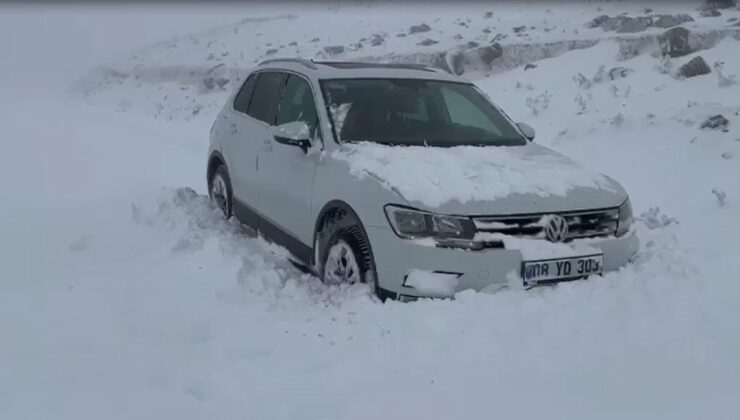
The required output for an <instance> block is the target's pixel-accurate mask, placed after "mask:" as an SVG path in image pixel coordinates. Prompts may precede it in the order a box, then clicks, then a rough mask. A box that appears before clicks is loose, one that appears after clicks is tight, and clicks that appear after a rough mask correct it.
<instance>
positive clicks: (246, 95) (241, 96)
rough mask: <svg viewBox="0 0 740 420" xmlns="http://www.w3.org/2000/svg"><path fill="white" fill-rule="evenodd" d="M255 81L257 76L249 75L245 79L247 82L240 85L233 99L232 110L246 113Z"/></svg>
mask: <svg viewBox="0 0 740 420" xmlns="http://www.w3.org/2000/svg"><path fill="white" fill-rule="evenodd" d="M256 81H257V75H255V74H250V75H249V77H247V80H246V81H245V82H244V84H243V85H242V88H241V89H240V90H239V93H237V94H236V98H234V110H236V111H239V112H243V113H245V114H246V113H247V109H249V100H250V99H252V92H254V85H255V82H256Z"/></svg>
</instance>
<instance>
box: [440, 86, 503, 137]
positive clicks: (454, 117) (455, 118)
mask: <svg viewBox="0 0 740 420" xmlns="http://www.w3.org/2000/svg"><path fill="white" fill-rule="evenodd" d="M440 92H441V93H442V96H443V97H444V101H445V103H446V105H447V112H448V114H449V116H450V122H452V123H454V124H460V125H462V126H468V127H478V128H482V129H484V130H486V131H488V132H491V133H496V134H497V135H501V130H499V129H498V128H497V127H496V125H495V124H493V122H492V121H491V119H490V118H488V116H486V114H484V113H483V111H481V110H480V108H479V107H478V106H476V104H474V103H473V102H471V101H470V99H468V98H466V97H465V96H463V95H462V94H460V93H459V92H456V91H455V90H453V89H450V88H447V87H442V88H440Z"/></svg>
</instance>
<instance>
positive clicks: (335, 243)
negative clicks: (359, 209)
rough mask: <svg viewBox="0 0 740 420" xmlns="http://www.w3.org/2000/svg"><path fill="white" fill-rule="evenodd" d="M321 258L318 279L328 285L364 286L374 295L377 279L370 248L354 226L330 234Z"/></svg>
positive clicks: (330, 224)
mask: <svg viewBox="0 0 740 420" xmlns="http://www.w3.org/2000/svg"><path fill="white" fill-rule="evenodd" d="M327 228H328V230H329V232H326V231H325V233H327V234H328V236H329V240H328V241H327V242H326V246H325V247H324V248H323V250H322V252H320V255H321V258H322V260H321V266H320V275H321V279H322V280H323V281H324V283H326V284H329V285H340V284H357V283H365V284H367V285H368V286H370V288H371V290H372V291H373V293H374V294H376V295H377V292H378V289H377V277H376V271H375V264H374V262H373V258H372V254H371V252H370V247H369V245H368V241H367V239H366V238H365V236H364V235H363V234H362V231H361V230H360V228H359V227H357V226H349V227H346V228H341V229H338V230H335V231H332V230H333V229H332V223H331V222H329V224H328V225H327Z"/></svg>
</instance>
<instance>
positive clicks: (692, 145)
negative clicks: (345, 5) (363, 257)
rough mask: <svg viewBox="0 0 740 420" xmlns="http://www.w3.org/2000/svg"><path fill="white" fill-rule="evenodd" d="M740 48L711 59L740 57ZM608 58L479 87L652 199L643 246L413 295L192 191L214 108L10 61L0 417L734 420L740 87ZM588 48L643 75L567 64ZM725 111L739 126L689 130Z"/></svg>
mask: <svg viewBox="0 0 740 420" xmlns="http://www.w3.org/2000/svg"><path fill="white" fill-rule="evenodd" d="M661 4H662V5H663V6H661V7H662V8H663V9H667V8H669V7H668V5H667V3H661ZM592 5H593V3H589V7H591V6H592ZM603 6H604V7H605V8H606V9H608V10H607V11H608V12H609V13H610V14H615V13H614V12H615V9H617V10H616V11H618V9H619V8H620V7H624V10H628V9H629V10H630V11H639V10H640V9H641V8H643V7H644V6H643V4H642V3H627V2H625V3H624V4H622V3H621V2H620V3H615V2H610V3H604V4H603ZM375 7H377V8H379V7H381V6H375ZM384 7H385V6H384ZM387 7H390V6H387ZM692 7H693V6H692ZM491 8H493V7H491ZM554 8H555V7H554V6H553V9H554ZM685 9H689V10H693V9H692V8H691V7H683V8H682V9H681V11H684V10H685ZM337 10H338V11H331V13H341V8H338V9H337ZM374 10H375V12H374V13H377V15H378V16H381V17H382V16H383V15H391V14H390V13H387V12H386V13H381V12H380V9H374ZM494 10H495V8H494ZM527 10H529V9H527ZM589 10H590V11H591V12H592V13H593V16H591V15H589V16H588V17H585V16H584V22H585V20H586V19H590V18H592V17H594V16H595V14H596V12H595V10H593V9H589ZM141 13H146V12H145V11H142V12H141ZM281 13H282V10H281V11H279V12H275V13H274V15H278V14H281ZM315 13H316V14H317V15H318V14H319V12H318V11H316V12H315ZM355 13H356V11H355ZM424 13H428V14H429V15H430V18H429V19H428V22H433V21H434V20H433V19H434V18H436V17H435V16H434V14H435V13H436V14H437V16H451V15H455V14H456V13H459V14H460V16H461V17H465V13H471V15H472V13H473V12H469V11H467V10H459V11H458V10H453V11H449V10H448V11H435V10H433V9H430V10H428V11H425V12H424ZM475 13H476V14H475V16H479V15H482V13H483V12H482V11H475ZM543 13H544V12H543ZM638 13H639V12H638ZM692 13H694V16H696V15H697V14H698V12H696V11H694V12H692ZM725 13H727V16H732V15H731V14H730V13H731V12H725ZM527 14H528V15H530V16H531V19H532V21H540V19H542V18H543V15H542V14H540V12H532V11H529V12H528V13H527ZM727 16H725V17H727ZM25 18H26V19H27V21H26V22H27V25H26V26H27V27H28V30H32V29H33V28H35V25H34V24H33V23H34V22H36V21H35V20H34V19H35V18H34V17H33V16H26V17H25ZM52 18H53V16H50V17H48V19H52ZM524 18H526V16H524V17H522V15H516V19H524ZM235 19H238V17H235ZM375 19H376V20H375V21H373V22H374V25H377V26H382V25H383V21H381V20H379V18H377V17H376V18H375ZM697 19H698V18H697ZM706 19H707V20H706V21H701V22H700V24H702V25H708V26H711V25H714V24H715V22H716V24H717V25H719V24H720V23H721V24H722V25H724V22H725V18H706ZM712 19H714V20H712ZM420 20H421V19H415V20H413V21H412V22H413V23H418V21H420ZM425 20H426V19H425ZM63 21H64V20H63V19H62V20H60V21H59V23H61V22H63ZM19 22H21V23H22V22H23V21H22V20H20V21H19ZM389 22H393V20H390V21H389ZM403 23H404V25H405V24H406V23H407V22H405V21H404V22H403ZM386 24H387V25H389V26H390V25H391V23H386ZM430 25H433V23H430ZM574 25H575V23H574ZM18 26H23V25H18ZM512 26H514V25H512ZM16 28H17V27H16ZM304 29H305V28H304ZM330 29H331V28H324V29H322V31H330ZM388 30H389V31H390V30H391V29H388ZM393 30H394V31H395V30H396V29H395V28H394V29H393ZM507 30H509V29H508V28H507ZM179 31H180V32H182V33H187V32H188V29H187V28H185V29H180V30H179ZM345 31H346V30H345ZM180 32H178V33H180ZM101 33H102V32H101ZM323 33H324V32H322V37H323V36H324V35H323ZM330 33H331V34H332V37H334V39H342V37H345V38H348V35H347V32H341V31H339V30H338V29H337V31H336V32H330ZM549 34H550V35H547V36H551V35H552V33H549ZM14 35H15V36H16V39H23V37H22V36H20V35H18V34H14ZM173 35H175V33H173ZM59 36H62V35H61V34H59ZM270 36H271V37H272V38H271V39H272V42H274V43H278V42H286V43H287V42H288V41H289V40H288V39H287V38H286V39H282V38H279V37H280V36H281V32H280V31H277V30H275V32H274V33H272V32H271V33H270ZM286 36H287V35H286ZM542 36H545V35H542ZM4 39H8V38H7V37H4ZM353 39H354V36H353V37H352V39H347V41H346V42H350V41H352V40H353ZM738 45H739V44H738V41H737V40H734V39H726V40H724V41H722V43H720V44H719V45H718V46H716V47H714V48H712V49H709V50H706V51H702V52H700V53H699V54H700V55H702V56H703V57H704V58H705V59H706V60H707V62H708V63H709V64H710V65H713V63H714V62H715V61H718V60H722V61H724V62H725V66H724V72H725V73H726V74H733V73H740V55H738V54H737V51H738ZM39 52H40V53H41V52H43V51H39ZM617 53H618V46H617V45H616V44H614V43H609V42H604V43H600V44H598V45H597V46H595V47H592V48H587V49H583V50H578V51H572V52H568V53H565V54H563V55H560V56H557V57H554V58H552V59H547V60H540V61H538V62H537V63H536V64H537V67H536V68H533V69H528V70H526V71H525V70H524V69H523V68H522V67H519V68H516V69H513V70H511V71H509V72H504V73H501V74H498V75H496V76H494V77H490V78H485V79H481V80H477V83H478V85H479V86H480V87H481V88H482V89H484V90H485V91H486V92H487V93H488V94H489V95H490V96H491V97H492V98H493V100H494V101H496V102H497V103H498V104H499V105H500V106H502V107H503V108H504V109H505V110H506V111H507V113H508V114H509V115H510V116H511V117H512V118H514V119H515V120H518V121H521V120H524V121H527V122H529V123H531V125H533V126H534V127H535V128H536V129H537V139H536V141H537V142H538V143H542V144H544V145H547V146H550V147H552V148H554V149H555V150H557V151H559V152H561V153H563V154H565V155H567V156H570V157H572V158H574V159H575V160H577V161H580V162H583V163H584V164H585V165H587V166H588V167H591V168H594V169H596V170H598V171H600V172H604V173H606V174H608V175H610V176H612V177H614V178H615V179H616V180H618V181H619V182H620V183H622V184H623V185H624V186H625V188H626V189H627V191H628V192H629V193H630V195H631V197H632V202H633V208H634V211H635V214H636V215H638V216H640V215H643V216H642V217H643V220H640V221H638V223H637V230H638V234H639V235H640V237H641V239H642V247H641V250H640V253H639V258H638V259H637V261H636V262H635V263H634V264H632V265H630V266H628V267H625V268H624V269H622V270H621V271H619V272H616V273H610V274H607V275H605V276H604V277H603V278H595V279H590V280H588V281H579V282H573V283H567V284H560V285H557V286H554V287H547V288H539V289H533V290H529V291H524V290H522V289H520V288H516V287H512V288H510V289H508V290H503V291H499V292H497V293H493V294H488V293H471V292H464V293H461V294H459V295H458V296H457V298H456V299H455V300H443V301H438V300H435V301H420V302H415V303H409V304H402V303H397V302H389V303H386V304H380V303H378V302H377V301H375V300H373V299H371V298H370V297H369V296H368V293H367V290H365V289H364V288H362V287H354V288H349V289H343V288H327V287H325V286H324V285H322V284H321V283H320V282H319V281H318V280H317V279H315V278H313V277H311V276H308V275H306V274H303V273H301V272H299V271H298V270H296V269H295V268H294V267H293V266H292V265H291V264H290V263H288V262H287V260H286V252H285V251H284V250H283V249H281V248H278V247H275V246H274V245H270V244H268V243H266V242H265V241H264V240H262V239H259V238H255V237H253V236H252V234H251V232H249V231H248V230H246V229H244V228H242V227H240V226H238V225H237V224H236V223H226V222H223V221H220V220H219V219H218V217H217V213H216V212H215V210H214V209H213V208H212V207H211V206H209V204H208V203H207V199H206V197H205V196H204V195H203V194H204V193H205V186H204V184H205V181H204V175H203V172H204V165H205V152H206V146H207V144H206V139H207V136H208V131H209V129H210V123H211V118H212V114H208V112H209V111H207V110H204V111H203V114H201V115H198V116H195V117H193V118H190V119H189V120H188V121H183V120H182V119H178V118H173V119H172V121H165V120H163V119H162V118H160V119H156V118H152V117H153V113H151V112H149V109H150V108H148V107H147V106H143V105H142V106H139V105H141V104H144V103H145V102H146V101H144V100H143V99H142V100H141V101H139V99H140V96H138V95H139V94H140V93H141V91H142V90H141V89H140V90H136V91H134V90H132V93H131V95H132V98H134V99H133V100H132V101H131V103H130V107H129V108H128V110H123V109H122V108H120V107H117V106H115V105H116V103H117V101H118V100H119V97H118V96H117V95H119V94H120V93H121V91H117V92H116V93H115V94H111V95H110V96H108V97H106V96H105V93H103V94H101V96H99V97H98V99H96V100H97V101H99V102H97V103H98V105H97V106H90V105H89V104H87V103H84V102H80V101H77V100H71V99H70V98H69V97H68V96H66V95H64V94H58V93H57V92H56V91H54V90H51V89H49V88H48V87H47V86H45V85H44V84H43V83H42V81H37V80H35V79H31V77H30V76H29V77H28V78H25V79H24V75H23V74H22V73H18V74H16V77H15V78H12V79H8V78H4V79H3V85H2V86H0V87H2V90H0V91H1V92H2V94H3V96H2V100H0V115H3V118H2V120H1V121H0V129H1V131H0V132H1V133H2V139H3V140H2V144H3V150H4V151H3V153H1V154H0V183H1V184H0V187H1V190H2V191H3V192H4V198H3V200H2V201H0V267H1V268H0V273H1V275H0V333H1V334H0V372H2V375H0V418H7V419H50V418H53V419H75V420H80V419H93V418H96V419H98V418H104V419H131V418H139V419H161V418H179V419H203V418H217V419H243V418H250V419H251V418H254V419H295V418H301V419H365V418H367V419H370V418H373V419H377V418H385V419H396V418H398V419H400V418H425V419H450V418H492V417H506V418H563V419H566V418H567V419H573V418H605V419H612V418H613V419H625V418H629V419H636V418H644V419H655V418H670V419H696V418H713V419H732V418H736V417H737V413H738V412H740V402H739V401H738V395H740V357H738V356H737V355H738V354H740V306H738V304H737V302H738V301H739V300H740V284H738V280H737V273H738V272H739V271H740V258H738V256H739V255H738V251H737V247H736V245H735V244H736V241H737V238H738V237H740V225H738V223H737V219H738V216H740V212H739V211H738V197H740V185H739V184H738V182H737V180H738V179H740V165H739V164H738V159H740V141H737V140H736V139H738V138H740V131H738V130H739V128H738V127H739V126H740V118H739V117H738V116H737V113H738V111H740V104H738V100H737V98H738V97H740V84H734V85H731V86H724V87H720V86H719V79H718V77H717V75H716V74H709V75H706V76H700V77H697V78H692V79H688V80H677V79H674V78H673V77H671V76H670V75H668V74H664V73H661V72H660V71H658V70H657V69H656V66H659V64H660V62H659V60H658V59H656V58H653V57H651V56H649V55H639V56H637V57H635V58H633V59H630V60H626V61H617V60H616V56H617ZM694 55H696V54H694ZM694 55H691V56H687V57H682V58H681V59H676V60H674V61H675V63H674V65H678V64H682V63H683V62H686V61H688V60H689V59H691V58H692V57H693V56H694ZM600 65H605V66H606V70H609V69H610V68H611V67H613V66H616V65H619V66H625V67H629V68H631V69H632V70H634V72H633V73H631V74H629V75H628V76H627V77H626V78H623V79H618V80H615V81H611V80H608V79H607V81H603V82H592V85H591V87H590V88H588V89H586V88H583V87H580V86H579V85H578V83H576V81H574V79H573V77H574V76H575V75H577V74H578V73H579V72H580V73H582V74H583V75H584V77H587V78H588V79H589V80H592V79H593V76H594V75H595V74H597V73H598V70H599V66H600ZM35 70H38V69H35ZM52 70H53V69H52ZM70 82H71V80H70ZM517 82H519V83H517ZM153 86H154V87H152V90H154V89H156V85H153ZM545 91H547V92H548V95H550V99H549V100H548V105H547V107H545V105H544V101H542V100H539V101H538V100H537V99H535V98H537V97H538V96H539V97H540V98H543V97H544V96H542V94H543V93H544V92H545ZM627 92H629V93H627ZM578 95H581V97H582V99H583V100H584V101H585V103H586V108H585V110H583V109H582V108H581V105H579V101H577V100H576V98H577V97H578ZM528 98H529V99H530V100H529V101H528V100H527V99H528ZM208 100H209V101H211V100H214V101H215V99H213V98H211V99H208ZM105 103H110V104H111V105H113V106H112V107H107V106H105V105H104V104H105ZM533 109H536V115H534V111H533ZM718 113H721V114H723V115H724V116H725V117H727V118H728V119H729V121H730V124H729V126H728V130H729V132H721V131H715V130H702V129H700V128H699V126H700V124H701V122H702V121H703V120H704V119H705V118H707V117H709V116H711V115H714V114H718ZM617 115H621V118H617ZM727 156H729V157H727ZM712 190H715V191H718V192H724V193H725V198H724V200H723V202H724V204H723V205H720V201H719V200H718V199H717V195H718V194H715V193H713V192H712ZM719 195H721V194H719ZM656 207H659V209H660V210H659V211H656V210H651V209H655V208H656ZM659 216H666V218H661V217H659ZM671 218H673V219H675V220H676V222H672V223H664V222H665V221H666V220H670V219H671ZM661 220H662V221H663V222H661Z"/></svg>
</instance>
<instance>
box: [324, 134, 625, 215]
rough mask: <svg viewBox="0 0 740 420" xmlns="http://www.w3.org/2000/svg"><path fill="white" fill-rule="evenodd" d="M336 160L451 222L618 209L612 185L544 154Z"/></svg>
mask: <svg viewBox="0 0 740 420" xmlns="http://www.w3.org/2000/svg"><path fill="white" fill-rule="evenodd" d="M331 157H332V158H334V159H337V160H340V161H344V162H346V163H347V164H348V165H349V171H350V174H351V175H353V176H356V177H358V178H364V177H368V176H369V177H371V178H373V179H376V180H377V181H378V182H380V183H381V184H382V185H383V186H384V187H385V188H388V189H390V190H393V191H395V192H396V193H398V194H399V195H400V196H401V197H402V198H403V199H405V200H406V201H407V204H409V205H412V206H414V207H417V208H421V209H426V210H431V211H437V212H442V213H448V214H470V215H474V214H515V213H538V212H550V211H567V210H580V209H593V208H604V207H612V206H618V205H619V204H621V203H622V202H623V201H624V200H625V199H626V197H627V196H626V193H625V192H624V190H623V189H622V187H621V186H620V185H619V184H618V183H616V182H615V181H614V180H612V179H610V178H608V177H606V176H604V175H602V174H600V173H598V172H595V171H592V170H589V169H587V168H585V167H583V166H582V165H580V164H578V163H576V162H575V161H573V160H572V159H570V158H568V157H567V156H564V155H562V154H559V153H557V152H555V151H553V150H551V149H548V148H546V147H544V146H540V145H537V144H534V143H528V144H527V145H525V146H511V147H477V146H459V147H451V148H438V147H422V146H408V147H399V146H387V145H381V144H375V143H368V142H364V143H354V144H344V145H342V147H341V148H340V149H337V150H335V151H333V152H332V153H331Z"/></svg>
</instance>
